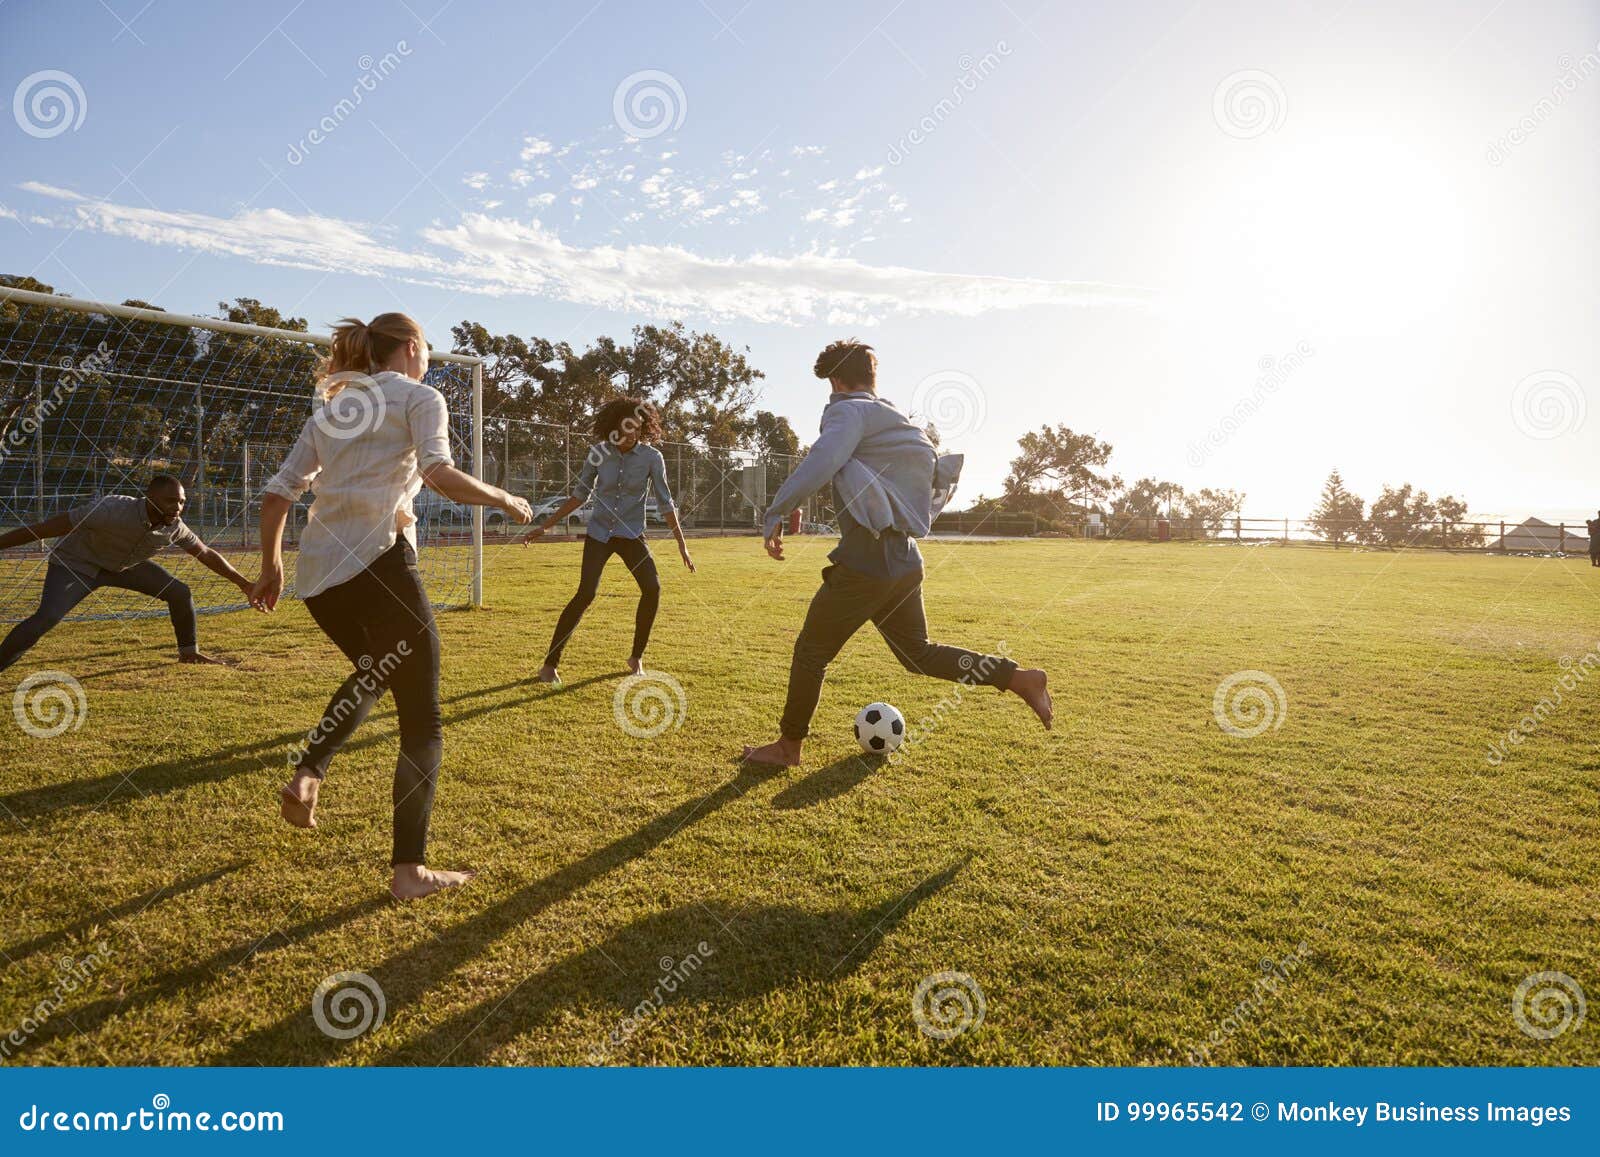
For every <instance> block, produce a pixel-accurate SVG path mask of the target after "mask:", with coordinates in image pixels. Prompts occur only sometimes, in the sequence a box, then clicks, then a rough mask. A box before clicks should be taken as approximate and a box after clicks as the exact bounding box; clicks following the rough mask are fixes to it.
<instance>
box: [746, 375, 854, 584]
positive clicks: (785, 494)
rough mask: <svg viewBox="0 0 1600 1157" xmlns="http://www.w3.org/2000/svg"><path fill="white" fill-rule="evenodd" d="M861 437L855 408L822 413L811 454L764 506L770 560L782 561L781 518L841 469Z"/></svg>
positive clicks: (839, 407) (763, 532)
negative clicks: (767, 505) (770, 502)
mask: <svg viewBox="0 0 1600 1157" xmlns="http://www.w3.org/2000/svg"><path fill="white" fill-rule="evenodd" d="M861 435H862V426H861V415H860V414H858V413H857V412H856V409H855V407H854V406H848V405H834V406H829V407H828V408H827V409H826V410H825V411H823V414H822V433H820V434H819V435H817V440H816V441H815V442H813V443H812V444H811V451H810V453H808V454H807V455H806V456H805V457H804V458H802V459H801V460H800V465H798V466H796V467H795V468H794V472H793V473H792V474H790V475H789V477H788V478H785V479H784V481H783V485H782V486H780V487H778V493H777V495H776V497H774V498H773V500H772V505H771V506H769V507H767V515H766V518H765V520H764V521H763V524H762V527H761V536H762V540H763V541H762V545H763V546H765V547H766V548H767V553H768V554H770V555H771V556H772V557H773V558H775V559H779V560H782V558H783V519H784V516H785V515H787V514H788V513H789V512H790V511H791V510H797V509H799V508H800V507H801V506H802V505H803V504H804V503H805V501H806V499H808V498H810V497H811V496H812V495H813V494H815V493H816V492H817V491H819V490H821V489H822V488H823V487H824V486H826V485H827V484H828V482H829V481H830V480H832V478H833V476H834V475H835V474H837V473H839V471H840V470H842V469H843V468H844V464H845V463H846V462H848V461H850V457H851V455H853V454H854V453H855V452H856V447H857V446H858V445H860V443H861Z"/></svg>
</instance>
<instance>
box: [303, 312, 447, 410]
mask: <svg viewBox="0 0 1600 1157" xmlns="http://www.w3.org/2000/svg"><path fill="white" fill-rule="evenodd" d="M410 341H416V342H418V343H420V344H421V346H422V348H423V349H426V348H427V347H428V339H427V338H426V337H424V336H423V333H422V327H421V326H420V325H418V324H417V323H416V322H415V321H413V320H412V319H411V318H410V317H408V316H406V315H405V314H403V313H380V314H379V315H378V316H377V317H375V318H373V319H372V320H371V321H361V320H359V319H358V318H354V317H346V318H341V319H340V320H339V324H338V325H336V326H334V327H333V345H332V346H331V347H330V348H329V350H328V356H327V357H326V358H325V359H324V360H323V362H322V365H321V366H320V367H319V370H318V373H317V386H318V389H319V390H321V391H322V392H323V393H324V394H325V395H326V396H328V397H330V398H331V397H332V396H333V395H334V394H337V393H338V392H339V391H340V390H341V389H342V388H343V387H344V384H345V381H346V380H347V379H345V378H342V377H341V378H340V380H338V381H333V382H330V381H328V379H329V378H334V377H340V375H347V374H375V373H377V372H378V371H379V370H380V369H381V368H382V367H383V365H384V363H385V362H387V361H388V360H389V359H390V358H391V357H393V356H394V352H395V350H397V349H399V348H401V347H402V346H404V345H405V344H406V343H407V342H410Z"/></svg>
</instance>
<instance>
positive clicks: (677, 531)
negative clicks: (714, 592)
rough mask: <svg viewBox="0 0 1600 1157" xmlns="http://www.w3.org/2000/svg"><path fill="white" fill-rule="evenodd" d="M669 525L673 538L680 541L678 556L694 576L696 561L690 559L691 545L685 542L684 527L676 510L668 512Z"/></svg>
mask: <svg viewBox="0 0 1600 1157" xmlns="http://www.w3.org/2000/svg"><path fill="white" fill-rule="evenodd" d="M667 525H668V526H669V527H670V528H671V529H672V537H673V538H675V539H677V540H678V556H679V557H680V558H682V559H683V565H684V566H686V567H688V568H689V573H690V574H694V572H695V565H694V559H692V558H690V557H689V544H688V543H687V542H685V541H684V538H683V527H682V525H680V524H679V522H678V512H677V511H676V510H669V511H667Z"/></svg>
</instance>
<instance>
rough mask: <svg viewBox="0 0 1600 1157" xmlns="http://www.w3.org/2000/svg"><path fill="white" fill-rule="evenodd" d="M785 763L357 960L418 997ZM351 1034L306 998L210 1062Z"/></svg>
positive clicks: (298, 1049)
mask: <svg viewBox="0 0 1600 1157" xmlns="http://www.w3.org/2000/svg"><path fill="white" fill-rule="evenodd" d="M782 770H783V769H782V768H779V767H772V766H769V765H764V764H755V763H747V764H745V765H744V766H743V767H742V768H741V769H740V770H739V773H738V775H736V776H735V777H734V778H733V779H731V780H729V781H728V782H727V783H725V784H723V785H722V786H721V787H719V788H717V789H716V790H715V791H713V792H711V793H710V794H709V795H703V796H698V797H696V798H695V799H691V800H685V801H684V802H683V803H681V804H679V805H678V806H677V807H675V808H673V809H672V810H671V811H669V812H665V813H663V814H661V815H659V816H657V817H656V818H655V819H653V820H651V821H650V822H649V823H647V824H645V826H644V827H642V828H640V829H639V830H638V831H636V832H634V833H632V834H631V835H627V836H623V837H622V838H621V839H617V840H613V841H612V842H611V843H609V844H606V845H605V846H603V847H600V848H596V849H595V850H594V851H592V852H590V853H589V854H588V855H586V856H584V857H583V858H582V859H581V860H575V861H573V862H572V863H570V864H568V865H567V866H566V867H564V868H558V869H557V870H556V871H554V872H552V873H550V874H549V875H548V876H545V877H544V878H542V879H540V880H536V881H534V882H533V883H532V884H529V885H528V886H527V887H525V888H523V889H521V890H520V891H517V892H514V893H513V894H512V895H510V896H508V897H506V898H505V899H504V900H501V901H500V902H499V903H497V904H495V905H494V906H493V907H491V908H487V909H485V910H484V911H482V912H480V913H478V914H477V915H475V916H472V917H470V918H468V919H467V920H464V921H462V922H461V923H460V924H457V925H455V926H454V927H452V928H448V929H446V930H445V931H443V932H441V933H439V934H438V936H437V937H434V938H430V939H427V940H423V941H420V942H418V943H417V944H415V945H413V946H412V947H410V948H407V949H404V950H403V951H401V952H397V953H395V954H394V955H393V956H391V957H389V958H388V959H387V960H385V961H383V962H382V963H380V964H378V965H377V966H375V967H367V966H364V965H362V964H361V963H360V962H352V963H350V964H348V965H345V967H349V968H361V970H362V971H364V972H367V973H369V974H370V975H372V976H373V977H375V978H376V979H377V980H378V982H379V984H380V985H381V986H382V988H383V992H384V997H385V999H386V1000H387V1002H388V1005H389V1007H391V1008H400V1007H403V1006H405V1005H408V1004H412V1003H414V1002H416V1001H417V1000H418V999H420V998H421V997H422V995H423V994H424V993H425V992H427V991H428V989H430V988H432V987H433V986H434V985H436V984H438V983H439V982H440V981H442V980H443V979H444V978H445V977H447V976H448V975H449V974H450V973H452V972H454V971H455V970H456V969H458V968H460V967H462V966H463V965H465V964H467V963H469V962H470V961H472V960H473V959H474V958H476V957H477V956H480V955H481V954H482V953H483V952H484V951H485V950H486V949H488V947H489V946H490V945H491V944H493V943H494V942H495V941H496V940H498V939H500V938H501V937H502V936H504V935H505V934H506V933H507V932H509V931H511V930H512V929H513V928H515V927H517V926H518V925H519V924H522V923H524V922H525V921H528V920H531V919H533V918H534V917H535V916H537V915H538V914H539V913H541V912H543V911H544V910H545V909H546V908H548V907H550V906H551V905H552V904H556V903H559V902H560V901H562V900H565V899H566V898H567V897H569V896H572V895H573V894H575V893H576V892H577V891H578V890H579V889H580V888H582V887H584V886H585V885H587V884H589V883H591V882H593V881H594V880H597V879H599V878H600V877H601V876H603V875H605V874H606V873H607V872H612V871H615V870H616V869H618V868H620V867H622V866H623V865H624V864H628V863H630V862H632V861H634V860H637V859H639V858H641V857H642V856H645V855H647V854H648V853H649V852H651V851H653V850H654V849H655V848H657V847H659V846H660V845H661V844H663V843H665V842H666V841H667V840H669V839H671V838H672V837H673V836H674V835H676V834H677V833H678V832H680V831H682V830H683V829H684V828H686V827H688V826H689V825H690V824H692V823H698V822H699V821H700V820H703V819H705V818H706V817H707V816H710V815H712V814H713V813H715V812H716V811H718V810H719V809H721V808H724V807H727V806H728V805H729V804H730V803H733V802H734V801H735V800H737V799H739V798H740V797H741V796H743V795H744V793H745V792H747V791H749V790H750V789H751V788H753V787H756V786H758V785H760V784H761V783H763V782H765V781H766V780H768V779H770V778H771V777H773V776H774V775H777V774H779V773H780V772H782ZM347 1044H348V1042H344V1041H336V1040H331V1039H329V1038H328V1037H326V1036H324V1035H323V1034H322V1033H321V1032H319V1031H317V1029H316V1027H315V1025H314V1024H313V1023H312V1020H311V1018H310V1017H309V1016H307V1015H306V1010H305V1008H304V1007H303V1006H300V1005H297V1006H296V1007H295V1008H293V1009H290V1010H288V1011H287V1013H286V1015H285V1016H284V1018H283V1019H282V1020H280V1021H279V1022H278V1023H277V1024H274V1025H271V1026H270V1027H268V1028H265V1029H262V1030H261V1031H259V1032H255V1033H252V1034H250V1035H249V1036H247V1037H245V1038H244V1039H242V1040H239V1041H236V1042H235V1043H234V1045H233V1047H232V1048H230V1049H229V1050H228V1051H227V1052H226V1053H224V1054H223V1055H222V1056H220V1057H218V1058H216V1059H214V1060H212V1061H210V1062H208V1063H212V1064H223V1065H263V1064H323V1063H325V1062H327V1061H328V1060H330V1059H332V1058H334V1057H336V1056H337V1055H338V1054H339V1053H340V1052H342V1051H343V1050H344V1048H345V1047H346V1046H347Z"/></svg>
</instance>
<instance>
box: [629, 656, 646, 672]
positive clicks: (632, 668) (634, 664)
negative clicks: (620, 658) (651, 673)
mask: <svg viewBox="0 0 1600 1157" xmlns="http://www.w3.org/2000/svg"><path fill="white" fill-rule="evenodd" d="M628 674H630V675H643V674H644V660H643V659H629V660H628Z"/></svg>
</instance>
